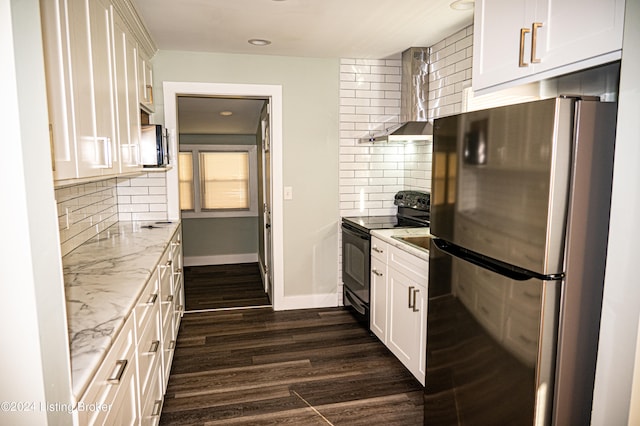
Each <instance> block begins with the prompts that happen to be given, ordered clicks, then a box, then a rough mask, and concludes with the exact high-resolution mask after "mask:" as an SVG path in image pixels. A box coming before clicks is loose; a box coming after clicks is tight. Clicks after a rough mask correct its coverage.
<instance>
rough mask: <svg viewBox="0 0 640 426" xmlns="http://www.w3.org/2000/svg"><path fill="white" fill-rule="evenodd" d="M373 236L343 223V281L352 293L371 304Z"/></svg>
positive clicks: (365, 302)
mask: <svg viewBox="0 0 640 426" xmlns="http://www.w3.org/2000/svg"><path fill="white" fill-rule="evenodd" d="M370 248H371V237H370V235H369V234H368V233H366V234H365V233H363V232H362V231H358V230H356V229H352V228H350V227H349V226H348V225H346V224H344V223H343V224H342V282H343V283H344V285H345V287H346V290H348V291H349V292H350V293H351V295H355V296H356V297H357V298H358V299H360V301H361V302H362V303H363V304H365V305H366V306H368V305H369V273H370V272H369V266H370V257H369V249H370Z"/></svg>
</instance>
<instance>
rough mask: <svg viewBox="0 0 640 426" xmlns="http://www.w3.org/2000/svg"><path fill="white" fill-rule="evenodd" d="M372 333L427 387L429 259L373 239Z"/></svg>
mask: <svg viewBox="0 0 640 426" xmlns="http://www.w3.org/2000/svg"><path fill="white" fill-rule="evenodd" d="M371 247H377V248H378V251H372V255H371V303H370V307H371V322H370V327H371V331H372V332H373V333H374V334H375V335H376V336H378V338H379V339H380V340H381V341H382V342H383V343H384V344H385V345H386V346H387V348H389V350H390V351H391V352H392V353H393V354H394V355H395V356H396V357H397V358H398V359H399V360H400V361H401V362H402V363H403V364H404V366H405V367H406V368H407V369H408V370H409V371H410V372H411V373H412V374H413V375H414V376H415V377H416V379H418V380H419V381H420V383H422V384H423V385H424V381H425V367H426V351H427V345H426V342H427V303H426V300H427V280H428V272H429V262H428V260H425V259H421V258H419V257H418V256H414V255H412V254H410V253H407V252H405V251H404V250H402V249H399V248H397V247H394V246H393V245H390V244H387V243H385V242H384V241H383V240H381V239H378V238H376V237H373V238H372V240H371Z"/></svg>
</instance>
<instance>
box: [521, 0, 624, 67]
mask: <svg viewBox="0 0 640 426" xmlns="http://www.w3.org/2000/svg"><path fill="white" fill-rule="evenodd" d="M536 21H537V22H539V23H541V24H542V26H541V27H540V28H539V29H538V30H537V39H538V40H537V55H538V57H539V58H541V59H540V63H539V64H537V65H536V66H535V68H534V69H535V72H540V71H545V70H549V69H553V68H557V67H560V66H563V65H566V64H570V63H573V62H579V61H582V60H586V59H590V58H595V57H597V56H600V55H605V54H608V53H611V52H614V51H617V50H620V49H621V48H622V30H623V25H624V0H579V1H578V0H546V1H545V0H540V1H539V2H538V7H537V10H536Z"/></svg>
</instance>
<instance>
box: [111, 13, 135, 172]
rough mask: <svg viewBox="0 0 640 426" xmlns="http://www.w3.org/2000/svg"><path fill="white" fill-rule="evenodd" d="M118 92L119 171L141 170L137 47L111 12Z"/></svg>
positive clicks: (116, 88)
mask: <svg viewBox="0 0 640 426" xmlns="http://www.w3.org/2000/svg"><path fill="white" fill-rule="evenodd" d="M112 17H113V53H114V70H115V73H114V74H115V91H116V96H115V99H116V128H117V134H118V140H119V142H120V143H119V146H120V171H121V172H123V173H126V172H130V171H136V170H140V169H141V168H142V165H141V163H140V114H139V111H138V88H137V69H136V62H137V56H138V48H137V44H136V42H135V39H134V38H133V36H132V35H131V34H130V33H129V31H128V29H127V27H126V26H125V24H124V22H123V20H122V18H121V17H120V15H119V14H118V13H116V12H115V11H114V10H112Z"/></svg>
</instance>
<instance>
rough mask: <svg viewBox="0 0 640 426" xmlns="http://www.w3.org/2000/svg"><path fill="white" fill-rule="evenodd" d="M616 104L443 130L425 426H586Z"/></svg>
mask: <svg viewBox="0 0 640 426" xmlns="http://www.w3.org/2000/svg"><path fill="white" fill-rule="evenodd" d="M615 121H616V104H615V103H604V102H599V101H598V100H596V99H588V98H582V99H580V98H575V97H574V98H572V97H559V98H553V99H547V100H542V101H536V102H530V103H523V104H518V105H511V106H506V107H500V108H493V109H487V110H482V111H474V112H469V113H463V114H459V115H455V116H450V117H444V118H440V119H437V120H435V123H434V145H433V166H432V191H431V233H432V234H433V235H434V236H435V239H434V240H433V242H432V245H431V250H430V257H429V262H430V263H429V268H430V271H429V290H428V310H427V365H426V368H427V373H426V384H425V391H424V402H425V424H433V425H439V426H440V425H449V424H451V425H507V424H513V425H533V424H536V425H543V424H544V425H547V424H556V425H577V424H585V425H586V424H589V423H590V421H589V420H590V412H591V402H592V393H593V382H594V375H595V364H596V353H597V345H598V335H599V324H600V311H601V303H602V291H603V282H604V268H605V258H606V246H607V235H608V225H609V206H610V197H611V182H612V169H613V148H614V140H615Z"/></svg>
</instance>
